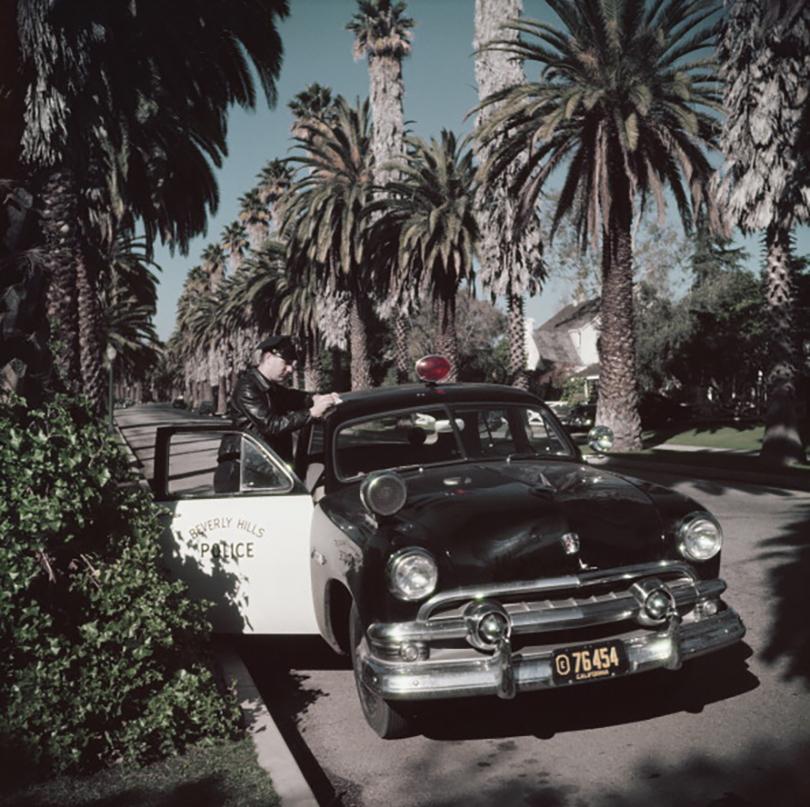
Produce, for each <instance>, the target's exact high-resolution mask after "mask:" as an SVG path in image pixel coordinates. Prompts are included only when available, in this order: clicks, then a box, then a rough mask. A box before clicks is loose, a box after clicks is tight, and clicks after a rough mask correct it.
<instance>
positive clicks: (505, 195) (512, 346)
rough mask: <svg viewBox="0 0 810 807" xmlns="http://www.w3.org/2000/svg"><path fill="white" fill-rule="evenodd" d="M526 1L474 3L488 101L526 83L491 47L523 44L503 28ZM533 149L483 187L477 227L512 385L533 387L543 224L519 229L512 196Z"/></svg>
mask: <svg viewBox="0 0 810 807" xmlns="http://www.w3.org/2000/svg"><path fill="white" fill-rule="evenodd" d="M522 7H523V3H522V0H476V3H475V42H474V43H473V44H474V47H475V49H476V53H475V77H476V81H477V82H478V95H479V98H480V99H481V101H482V102H483V101H484V100H485V99H486V98H487V97H489V96H490V95H492V94H493V93H497V92H500V91H502V90H504V89H506V88H508V87H512V86H517V85H520V84H523V83H524V82H525V75H524V73H523V63H522V61H521V60H520V59H516V58H514V56H513V55H512V54H509V53H507V52H505V51H504V50H503V49H501V48H489V47H487V46H488V44H489V43H490V42H492V41H495V40H498V39H507V40H509V41H511V42H512V43H513V44H517V43H518V33H517V31H516V30H515V29H513V28H512V29H510V28H505V27H504V26H505V25H506V24H507V23H509V22H512V21H514V20H517V19H518V18H519V17H520V15H521V12H522ZM497 108H498V105H497V104H488V105H484V106H482V107H481V108H479V110H478V121H477V125H478V127H479V128H480V127H483V126H485V125H486V123H487V121H488V120H489V119H490V118H491V117H492V115H493V114H494V112H495V110H496V109H497ZM496 142H497V141H493V142H490V143H488V144H484V143H479V144H478V145H477V157H478V160H479V162H481V163H483V164H485V163H486V162H487V160H488V159H489V156H490V155H491V154H492V153H493V151H494V149H495V146H496ZM527 156H528V149H526V151H525V152H524V153H523V154H522V155H518V156H517V157H516V158H515V159H514V160H513V161H512V163H511V164H510V165H509V167H508V168H507V169H506V170H505V171H504V172H503V173H502V174H501V175H500V176H499V177H497V178H494V179H492V180H491V181H489V182H485V183H481V184H480V186H479V188H478V211H479V212H478V226H479V229H480V232H481V238H480V243H479V254H480V260H481V265H480V268H479V279H480V281H481V284H482V286H483V288H484V289H486V290H489V291H490V292H491V293H492V295H493V297H495V296H501V295H502V296H504V297H505V298H506V310H507V312H508V320H509V373H510V380H511V383H512V384H514V385H515V386H516V387H520V388H522V389H528V386H529V379H528V374H527V371H526V365H527V356H526V334H525V331H526V321H525V318H524V305H523V302H524V301H523V297H524V295H525V294H526V293H527V292H528V293H529V294H536V293H537V292H538V291H539V289H540V282H541V281H542V280H543V276H544V266H543V262H542V255H541V246H542V245H541V241H540V229H539V223H538V222H537V221H536V219H535V218H534V217H532V219H530V220H529V222H528V223H524V225H523V226H518V221H517V205H516V201H515V199H514V197H513V195H512V194H510V192H509V188H510V185H511V184H512V183H513V182H514V179H515V176H516V174H517V172H518V171H519V170H520V168H521V167H523V166H524V165H525V163H526V159H527Z"/></svg>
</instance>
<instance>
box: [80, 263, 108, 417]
mask: <svg viewBox="0 0 810 807" xmlns="http://www.w3.org/2000/svg"><path fill="white" fill-rule="evenodd" d="M76 257H77V261H76V286H77V290H78V298H79V323H78V325H79V356H80V362H81V370H82V391H83V392H84V394H85V395H86V396H87V399H88V400H89V402H90V407H91V409H92V410H93V411H94V412H95V413H96V414H97V415H101V414H102V413H103V412H104V408H105V397H106V396H105V385H104V369H103V366H102V356H101V340H100V338H99V333H100V330H101V327H100V326H101V312H100V310H99V300H98V293H97V289H96V282H95V277H94V275H93V273H92V271H91V269H90V267H89V266H88V263H87V259H86V258H85V256H84V254H83V252H82V251H80V252H79V253H78V254H77V256H76Z"/></svg>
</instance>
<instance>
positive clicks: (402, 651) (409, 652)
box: [399, 642, 428, 661]
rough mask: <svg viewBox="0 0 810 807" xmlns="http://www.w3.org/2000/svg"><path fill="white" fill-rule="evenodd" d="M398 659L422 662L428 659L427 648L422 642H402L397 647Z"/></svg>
mask: <svg viewBox="0 0 810 807" xmlns="http://www.w3.org/2000/svg"><path fill="white" fill-rule="evenodd" d="M399 657H400V658H401V659H402V660H403V661H422V660H424V659H426V658H427V657H428V648H427V645H426V644H423V643H422V642H404V643H403V644H401V645H400V646H399Z"/></svg>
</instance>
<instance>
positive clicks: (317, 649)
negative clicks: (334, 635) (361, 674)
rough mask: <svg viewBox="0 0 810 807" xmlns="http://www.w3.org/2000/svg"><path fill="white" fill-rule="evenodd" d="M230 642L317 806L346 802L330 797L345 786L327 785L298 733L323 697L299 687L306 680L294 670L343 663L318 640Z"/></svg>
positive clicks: (263, 638) (279, 638)
mask: <svg viewBox="0 0 810 807" xmlns="http://www.w3.org/2000/svg"><path fill="white" fill-rule="evenodd" d="M234 641H235V644H234V648H235V649H236V651H237V652H238V653H239V655H240V656H241V657H242V660H243V661H244V662H245V664H246V665H247V668H248V670H249V671H250V674H251V676H252V678H253V681H254V682H255V684H256V687H257V688H258V690H259V693H260V694H261V696H262V699H263V700H264V702H265V704H267V708H268V709H269V710H270V712H271V714H272V715H273V719H274V720H275V722H276V725H277V726H278V729H279V731H280V732H281V736H282V737H283V738H284V742H286V743H287V746H288V747H289V749H290V752H291V753H292V755H293V757H294V758H295V761H296V762H297V763H298V766H299V767H300V768H301V772H302V773H303V775H304V778H305V779H306V780H307V783H308V784H309V786H310V788H312V792H313V793H314V794H315V798H316V799H317V800H318V804H322V805H330V807H339V805H341V804H349V803H351V799H349V800H346V799H345V798H341V797H339V796H338V795H337V793H336V787H337V789H338V790H341V791H343V792H345V791H346V790H347V789H348V788H350V783H347V787H346V788H343V787H342V786H341V784H340V783H339V782H333V781H330V778H329V777H328V776H327V775H326V773H325V772H324V771H323V769H322V768H321V766H320V765H319V764H318V761H317V760H316V759H315V757H314V756H313V754H312V752H311V751H310V750H309V747H308V746H307V744H306V742H305V741H304V739H303V738H302V737H301V734H300V732H299V730H298V724H299V722H300V720H301V718H302V717H303V716H304V715H305V714H306V712H307V709H309V707H310V706H311V705H312V704H313V703H315V701H317V700H318V699H319V698H322V697H328V695H327V693H325V692H323V691H322V690H320V689H306V688H305V687H304V686H303V684H304V682H305V681H307V679H308V676H307V675H305V674H302V673H300V672H297V670H301V669H303V670H349V669H351V664H350V661H349V659H348V658H342V657H341V656H338V655H337V654H336V653H334V652H332V650H331V649H330V648H329V647H328V645H327V644H326V643H325V642H324V641H323V639H321V638H320V637H311V636H242V637H239V638H237V639H235V640H234ZM333 778H334V777H333Z"/></svg>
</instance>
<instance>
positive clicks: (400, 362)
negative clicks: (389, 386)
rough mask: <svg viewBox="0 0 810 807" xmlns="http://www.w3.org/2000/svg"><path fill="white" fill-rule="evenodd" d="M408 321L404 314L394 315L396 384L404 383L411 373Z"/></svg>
mask: <svg viewBox="0 0 810 807" xmlns="http://www.w3.org/2000/svg"><path fill="white" fill-rule="evenodd" d="M410 330H411V329H410V321H409V320H408V318H407V317H406V316H405V315H404V314H401V313H400V314H397V315H396V316H395V317H394V367H395V370H396V376H397V384H405V383H407V381H408V380H409V379H410V375H411V357H410V351H409V350H408V341H409V338H410Z"/></svg>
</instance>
